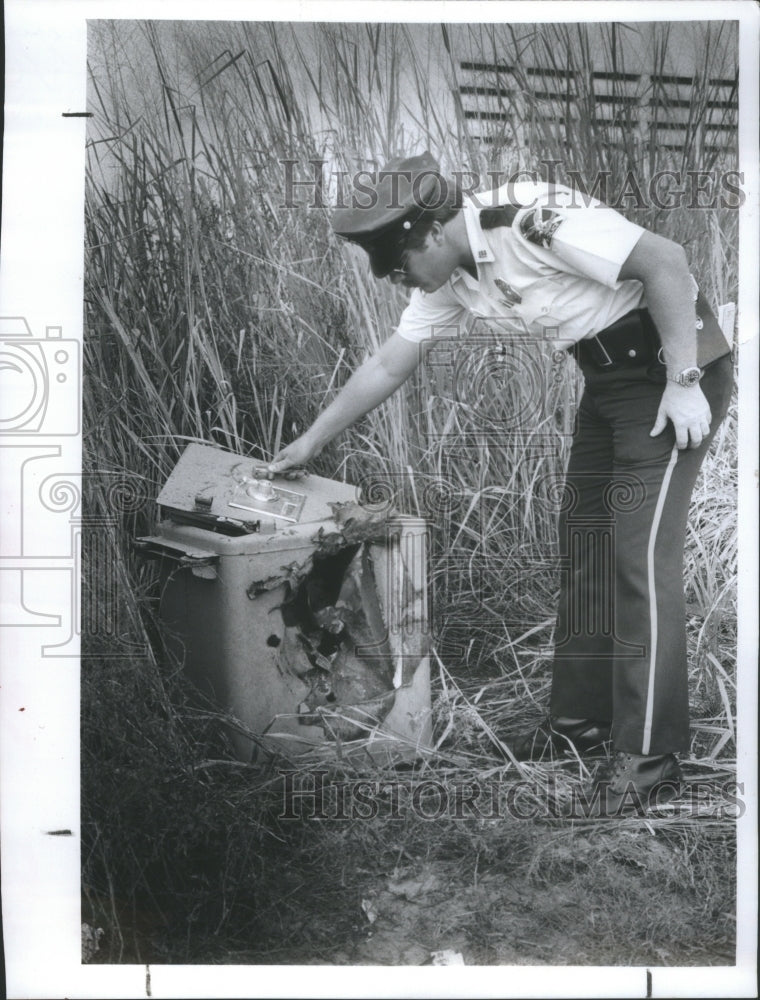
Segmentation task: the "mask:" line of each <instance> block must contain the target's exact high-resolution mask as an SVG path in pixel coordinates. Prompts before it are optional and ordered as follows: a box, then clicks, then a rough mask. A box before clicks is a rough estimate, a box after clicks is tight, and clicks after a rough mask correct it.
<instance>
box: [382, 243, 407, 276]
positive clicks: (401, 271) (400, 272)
mask: <svg viewBox="0 0 760 1000" xmlns="http://www.w3.org/2000/svg"><path fill="white" fill-rule="evenodd" d="M399 263H400V264H401V266H400V267H394V268H393V270H391V271H389V272H388V275H387V277H388V278H389V279H390V280H391V281H393V279H394V278H397V279H398V278H401V279H403V278H407V277H408V276H409V272H408V271H407V269H406V268H407V265H408V263H409V251H408V250H405V251H404V252H403V253H402V254H401V258H400V261H399Z"/></svg>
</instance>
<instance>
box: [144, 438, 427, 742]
mask: <svg viewBox="0 0 760 1000" xmlns="http://www.w3.org/2000/svg"><path fill="white" fill-rule="evenodd" d="M264 469H265V466H263V465H261V464H259V463H254V461H253V460H252V459H246V458H242V457H241V456H240V455H236V454H233V453H230V452H227V451H224V450H222V449H220V448H217V447H213V446H208V445H200V444H191V445H189V446H188V447H187V448H186V450H185V452H184V453H183V455H182V457H181V458H180V461H179V462H178V464H177V466H176V467H175V469H174V471H173V472H172V474H171V475H170V477H169V479H168V480H167V481H166V484H165V485H164V488H163V489H162V490H161V493H160V494H159V496H158V505H159V509H160V513H161V521H160V523H159V527H158V532H157V534H156V535H154V536H151V537H145V538H140V539H138V540H137V542H136V544H137V546H138V548H139V549H140V550H142V551H143V553H145V554H146V555H152V556H155V557H158V558H159V559H160V560H161V619H162V622H163V624H164V627H165V628H166V629H168V631H169V633H170V636H171V639H172V641H173V642H174V643H176V644H177V645H178V646H179V652H180V654H181V656H182V659H183V661H184V664H185V668H186V670H187V672H188V674H189V675H190V677H191V678H192V680H193V681H194V682H195V684H196V686H197V687H198V688H199V689H200V690H201V691H203V692H204V693H205V694H206V695H207V696H208V697H209V698H210V699H211V700H212V702H213V703H214V704H215V705H217V706H218V707H219V708H220V709H221V710H222V711H223V712H224V713H226V714H228V715H229V716H231V717H233V720H234V722H232V724H231V725H230V727H229V732H230V737H231V739H232V742H233V746H234V749H235V753H236V754H237V756H238V757H239V758H240V759H241V760H245V761H253V760H255V759H256V757H257V756H258V755H259V753H260V752H262V751H264V752H266V751H276V750H278V749H279V750H280V751H281V752H283V753H285V754H287V755H288V756H291V757H292V756H293V755H297V754H299V753H302V752H308V753H314V752H315V751H317V752H318V753H322V752H327V753H336V752H340V753H341V754H342V755H346V754H348V753H366V752H369V753H370V754H371V755H372V757H373V759H374V760H375V761H377V760H378V759H388V760H391V761H392V760H398V759H412V758H414V757H416V756H418V755H419V754H420V753H421V752H424V750H425V749H429V745H430V740H431V711H430V664H429V657H428V639H429V636H428V632H429V621H428V595H427V524H426V522H425V521H424V520H423V519H421V518H417V517H409V516H405V515H398V514H396V513H395V512H392V511H387V510H385V511H380V512H378V511H372V510H371V509H369V508H367V507H364V506H362V505H361V504H360V503H358V502H357V491H356V488H355V487H353V486H349V485H347V484H345V483H338V482H332V481H331V480H328V479H323V478H321V477H319V476H308V477H303V478H300V479H295V480H289V479H284V478H281V477H275V478H274V480H271V481H270V480H268V479H266V478H263V472H264ZM338 748H339V750H338Z"/></svg>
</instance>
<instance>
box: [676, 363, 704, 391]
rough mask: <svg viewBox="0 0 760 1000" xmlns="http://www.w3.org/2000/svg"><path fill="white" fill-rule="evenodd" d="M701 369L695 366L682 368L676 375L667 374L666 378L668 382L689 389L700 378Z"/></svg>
mask: <svg viewBox="0 0 760 1000" xmlns="http://www.w3.org/2000/svg"><path fill="white" fill-rule="evenodd" d="M702 374H703V373H702V369H701V368H697V367H696V366H695V367H693V368H684V370H683V371H682V372H679V373H678V374H677V375H668V376H667V379H668V381H669V382H675V383H677V384H678V385H682V386H683V387H684V389H691V387H692V386H694V385H697V384H698V383H699V380H700V379H701V378H702Z"/></svg>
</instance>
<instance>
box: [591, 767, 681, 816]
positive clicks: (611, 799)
mask: <svg viewBox="0 0 760 1000" xmlns="http://www.w3.org/2000/svg"><path fill="white" fill-rule="evenodd" d="M680 793H681V768H680V767H679V766H678V761H677V760H676V757H675V755H674V754H672V753H666V754H659V755H653V756H643V755H641V754H635V753H625V752H624V751H622V750H618V751H617V752H616V753H615V756H614V758H613V759H612V760H611V761H610V763H609V765H608V766H607V767H603V768H602V769H601V770H600V772H599V774H598V775H597V776H596V777H595V778H594V781H593V783H592V784H591V786H590V788H589V789H588V794H586V795H585V796H581V798H580V799H579V800H578V801H576V802H574V804H573V815H574V816H576V815H577V816H578V817H579V818H580V817H589V816H595V817H598V818H600V819H602V818H614V817H620V816H634V815H643V813H645V812H646V810H647V809H649V808H651V807H652V806H658V805H663V804H664V803H665V802H669V801H670V800H671V799H674V798H676V797H677V796H678V795H680Z"/></svg>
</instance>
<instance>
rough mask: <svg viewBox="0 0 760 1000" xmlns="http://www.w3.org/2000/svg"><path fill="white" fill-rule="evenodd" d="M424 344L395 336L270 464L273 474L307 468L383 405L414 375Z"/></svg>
mask: <svg viewBox="0 0 760 1000" xmlns="http://www.w3.org/2000/svg"><path fill="white" fill-rule="evenodd" d="M420 356H421V351H420V345H419V344H415V343H412V342H411V341H409V340H405V339H404V338H403V337H401V336H399V334H398V333H394V334H392V335H391V336H390V337H389V338H388V340H386V342H385V343H384V344H383V345H382V347H381V348H380V349H379V350H378V351H376V353H375V354H373V355H372V357H370V358H368V360H367V361H365V362H364V364H363V365H361V367H360V368H357V370H356V371H355V372H354V374H353V375H352V376H351V378H350V379H349V380H348V382H346V384H345V386H344V387H343V388H342V389H341V391H340V392H339V393H338V395H337V396H336V397H335V399H334V400H333V401H332V403H330V405H329V406H328V407H327V408H326V409H325V410H323V411H322V413H320V415H319V416H318V417H317V419H316V420H315V421H314V423H313V424H312V425H311V427H310V428H309V429H308V430H307V431H305V432H304V433H303V434H302V435H301V437H299V438H297V439H296V440H295V441H294V442H293V443H292V444H289V445H288V446H287V447H286V448H283V449H282V451H280V452H279V453H278V454H277V455H275V457H274V458H273V460H272V461H271V462H270V463H269V466H268V469H269V471H270V472H272V473H276V472H283V471H284V470H285V469H288V468H290V467H291V466H295V465H303V464H304V463H305V462H308V461H309V459H310V458H313V457H314V455H316V454H318V453H319V452H320V451H321V450H322V448H324V446H325V445H326V444H327V443H328V442H329V441H331V440H332V439H333V438H334V437H335V436H336V435H337V434H340V432H341V431H344V430H345V429H346V428H347V427H350V426H351V425H352V424H355V423H356V421H357V420H360V419H361V418H362V417H363V416H364V415H365V414H366V413H369V411H370V410H373V409H374V408H375V407H376V406H379V404H380V403H382V402H383V400H384V399H387V398H388V396H390V395H391V394H392V393H393V392H395V391H396V389H398V387H399V386H400V385H402V384H403V383H404V382H405V381H406V380H407V379H408V378H409V376H410V375H411V374H412V372H413V371H414V369H415V368H416V367H417V365H418V364H419V361H420Z"/></svg>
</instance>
